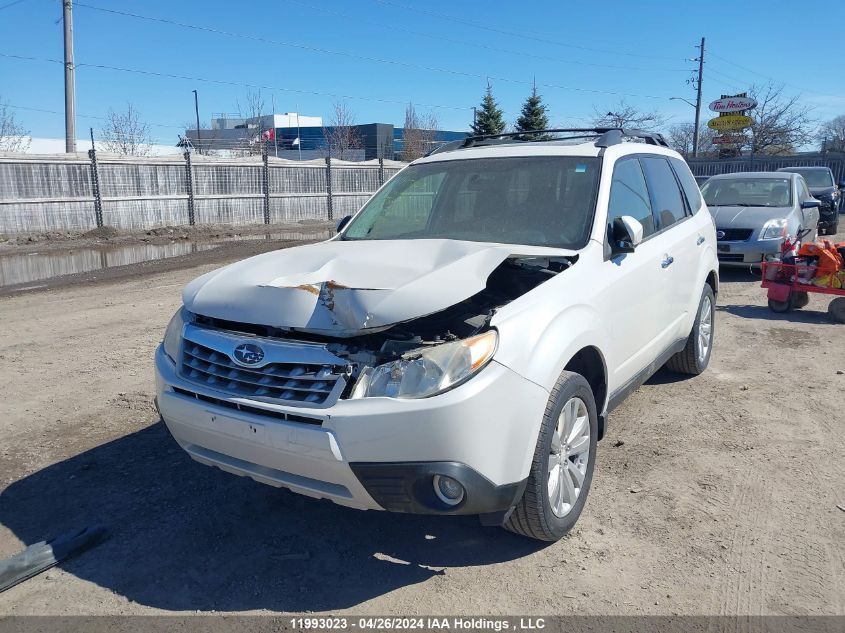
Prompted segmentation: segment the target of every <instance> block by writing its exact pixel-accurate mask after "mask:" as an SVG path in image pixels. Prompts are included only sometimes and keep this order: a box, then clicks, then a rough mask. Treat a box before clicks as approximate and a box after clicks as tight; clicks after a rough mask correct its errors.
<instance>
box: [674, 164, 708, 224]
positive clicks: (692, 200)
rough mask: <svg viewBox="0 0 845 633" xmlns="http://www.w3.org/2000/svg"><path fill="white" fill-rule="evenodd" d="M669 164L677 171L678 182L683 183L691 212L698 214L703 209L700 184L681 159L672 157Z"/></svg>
mask: <svg viewBox="0 0 845 633" xmlns="http://www.w3.org/2000/svg"><path fill="white" fill-rule="evenodd" d="M669 163H671V165H672V169H674V170H675V175H676V176H678V180H679V181H680V182H681V187H682V188H683V190H684V195H685V196H686V197H687V202H689V208H690V211H692V212H693V213H698V210H699V209H700V208H701V189H699V188H698V183H697V182H695V178H693V175H692V172H691V171H690V170H689V167H688V166H687V164H686V163H685V162H684V161H682V160H680V159H679V158H671V157H670V158H669Z"/></svg>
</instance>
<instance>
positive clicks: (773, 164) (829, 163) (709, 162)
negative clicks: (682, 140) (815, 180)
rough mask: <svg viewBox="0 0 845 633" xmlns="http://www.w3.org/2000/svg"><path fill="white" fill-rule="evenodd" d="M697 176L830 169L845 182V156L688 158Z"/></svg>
mask: <svg viewBox="0 0 845 633" xmlns="http://www.w3.org/2000/svg"><path fill="white" fill-rule="evenodd" d="M687 163H689V166H690V169H692V173H693V174H695V175H696V176H715V175H716V174H732V173H734V172H738V171H775V170H777V169H780V168H781V167H830V169H831V170H832V171H833V177H834V180H835V181H836V182H837V183H838V182H842V181H845V156H843V155H841V154H800V155H797V156H743V157H742V158H729V159H716V158H688V159H687Z"/></svg>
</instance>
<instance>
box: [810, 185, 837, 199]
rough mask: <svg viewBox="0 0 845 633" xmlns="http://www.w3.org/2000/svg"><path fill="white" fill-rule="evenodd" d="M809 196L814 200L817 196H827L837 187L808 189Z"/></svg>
mask: <svg viewBox="0 0 845 633" xmlns="http://www.w3.org/2000/svg"><path fill="white" fill-rule="evenodd" d="M809 189H810V195H811V196H813V197H814V198H818V197H819V196H829V195H831V194H833V192H834V191H836V189H837V187H810V188H809Z"/></svg>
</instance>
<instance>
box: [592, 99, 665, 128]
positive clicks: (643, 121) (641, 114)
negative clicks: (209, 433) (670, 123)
mask: <svg viewBox="0 0 845 633" xmlns="http://www.w3.org/2000/svg"><path fill="white" fill-rule="evenodd" d="M593 112H594V113H595V116H594V117H593V125H594V126H596V127H627V128H640V129H646V130H659V129H660V128H662V127H663V126H664V125H666V117H665V116H663V115H662V114H661V113H660V112H658V111H657V110H651V111H648V112H646V111H644V110H638V109H637V108H635V107H634V106H632V105H629V104H628V103H626V102H625V101H624V100H623V101H620V102H619V103H617V104H616V105H615V106H611V107H610V109H609V110H604V108H602V109H599V108H596V107H593Z"/></svg>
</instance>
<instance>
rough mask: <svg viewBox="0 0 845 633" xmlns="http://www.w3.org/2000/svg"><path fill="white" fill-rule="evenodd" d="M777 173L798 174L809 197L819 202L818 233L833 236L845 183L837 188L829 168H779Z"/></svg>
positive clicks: (837, 227)
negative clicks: (808, 190) (805, 185)
mask: <svg viewBox="0 0 845 633" xmlns="http://www.w3.org/2000/svg"><path fill="white" fill-rule="evenodd" d="M778 171H786V172H790V173H793V174H800V175H801V176H803V177H804V180H805V181H806V182H807V187H808V188H809V189H810V195H811V196H813V197H814V198H815V199H816V200H818V201H819V202H821V206H820V207H819V233H820V234H822V235H825V234H827V235H833V234H834V233H836V232H837V231H838V230H839V213H840V211H841V209H842V193H841V192H840V191H839V189H840V188H845V182H840V183H839V185H838V186H837V184H836V181H835V180H834V179H833V172H832V171H831V170H830V167H781V168H780V169H778Z"/></svg>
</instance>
